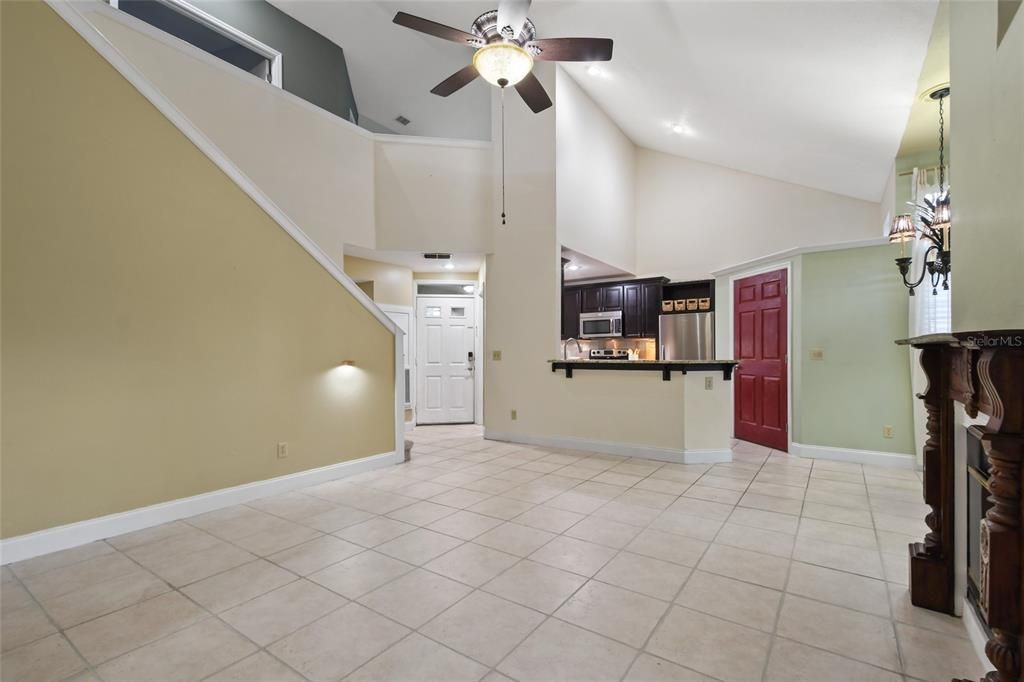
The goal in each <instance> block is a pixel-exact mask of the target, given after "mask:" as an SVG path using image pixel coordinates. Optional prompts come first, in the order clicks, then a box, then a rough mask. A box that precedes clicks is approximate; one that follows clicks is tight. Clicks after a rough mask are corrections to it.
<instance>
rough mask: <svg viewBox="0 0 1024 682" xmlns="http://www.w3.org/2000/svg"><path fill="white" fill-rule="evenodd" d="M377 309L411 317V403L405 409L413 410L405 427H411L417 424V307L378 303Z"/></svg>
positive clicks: (409, 335) (409, 354)
mask: <svg viewBox="0 0 1024 682" xmlns="http://www.w3.org/2000/svg"><path fill="white" fill-rule="evenodd" d="M377 307H378V308H380V309H381V310H383V311H384V312H385V313H404V314H406V315H408V316H409V331H408V332H406V336H408V338H409V344H408V345H409V353H408V354H407V355H406V362H407V363H408V365H409V402H407V403H405V408H406V409H407V410H412V421H407V422H405V425H406V426H407V427H411V426H413V425H415V424H416V393H417V391H416V377H417V376H418V372H417V371H416V370H417V367H416V307H415V306H411V307H410V306H407V305H391V304H389V303H378V304H377ZM403 369H404V368H403Z"/></svg>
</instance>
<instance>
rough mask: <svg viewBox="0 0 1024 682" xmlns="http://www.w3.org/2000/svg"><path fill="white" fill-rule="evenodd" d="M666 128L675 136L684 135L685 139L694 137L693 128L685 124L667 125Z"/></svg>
mask: <svg viewBox="0 0 1024 682" xmlns="http://www.w3.org/2000/svg"><path fill="white" fill-rule="evenodd" d="M668 128H669V130H671V131H672V132H673V133H675V134H676V135H686V136H687V137H693V135H694V132H693V128H691V127H690V126H688V125H686V124H685V123H669V124H668Z"/></svg>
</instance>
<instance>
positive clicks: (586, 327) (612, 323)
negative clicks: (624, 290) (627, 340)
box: [580, 310, 622, 339]
mask: <svg viewBox="0 0 1024 682" xmlns="http://www.w3.org/2000/svg"><path fill="white" fill-rule="evenodd" d="M605 336H622V311H621V310H611V311H608V312H605V313H580V338H581V339H599V338H602V337H605Z"/></svg>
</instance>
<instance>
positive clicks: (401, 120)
mask: <svg viewBox="0 0 1024 682" xmlns="http://www.w3.org/2000/svg"><path fill="white" fill-rule="evenodd" d="M395 120H396V121H398V122H399V123H401V124H402V125H404V126H407V125H409V119H407V118H406V117H405V116H402V115H401V114H399V115H398V116H396V117H395Z"/></svg>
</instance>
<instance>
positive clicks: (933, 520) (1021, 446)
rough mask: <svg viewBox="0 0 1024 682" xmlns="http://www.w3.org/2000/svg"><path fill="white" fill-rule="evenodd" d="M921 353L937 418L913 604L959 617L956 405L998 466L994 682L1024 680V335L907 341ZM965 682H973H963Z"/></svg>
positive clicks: (991, 580)
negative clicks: (982, 418) (983, 419)
mask: <svg viewBox="0 0 1024 682" xmlns="http://www.w3.org/2000/svg"><path fill="white" fill-rule="evenodd" d="M897 343H898V344H901V345H910V346H913V347H914V348H918V349H920V350H921V367H922V368H924V371H925V374H926V376H927V377H928V389H927V390H926V391H925V392H924V393H923V394H921V395H920V396H918V397H919V398H921V399H923V400H924V404H925V409H926V410H927V412H928V422H927V428H928V440H927V442H926V443H925V446H924V501H925V503H926V504H927V505H928V506H929V507H931V512H930V513H929V514H928V515H927V516H926V517H925V522H926V523H927V524H928V528H929V529H930V530H929V532H928V534H927V535H925V537H924V541H923V542H915V543H911V544H910V547H909V549H910V596H911V601H912V602H913V603H914V604H915V605H916V606H921V607H924V608H927V609H932V610H935V611H941V612H943V613H950V614H952V613H953V612H954V604H953V595H954V588H955V572H954V562H955V557H956V554H955V551H954V550H955V548H954V539H953V524H954V519H955V517H956V514H958V513H961V514H962V513H966V510H957V509H956V503H955V492H956V491H955V488H954V484H953V481H954V474H955V468H954V462H955V456H954V447H953V435H954V425H955V423H956V420H955V418H954V414H953V403H954V401H955V402H959V403H962V404H963V406H964V410H965V411H966V412H967V414H968V415H970V416H971V417H972V418H973V417H976V416H977V415H978V414H983V415H987V416H988V417H989V419H988V422H987V423H986V424H984V425H975V426H971V427H970V428H969V431H970V432H971V434H972V435H973V436H975V437H977V438H978V439H979V440H980V441H981V445H982V448H983V450H984V453H985V456H986V457H987V458H988V465H989V469H990V476H989V479H988V481H987V485H988V489H989V491H990V492H991V497H990V501H991V502H992V507H991V508H990V509H989V510H988V512H986V514H985V518H984V519H983V520H982V521H981V529H980V536H979V537H980V556H981V561H980V566H981V568H980V588H979V599H978V601H979V604H978V606H979V610H980V614H979V615H980V616H981V617H982V619H983V620H984V621H985V623H986V624H987V625H988V627H989V629H990V630H991V631H992V636H991V638H990V639H989V641H988V644H987V645H986V646H985V653H986V654H987V655H988V657H989V660H990V661H991V662H992V664H993V665H994V666H995V670H994V671H992V672H990V673H988V675H986V676H985V678H984V679H985V682H1024V676H1022V672H1021V648H1022V624H1024V605H1022V601H1021V599H1022V596H1024V584H1022V574H1021V570H1022V566H1024V563H1022V557H1021V552H1022V549H1024V538H1022V529H1024V515H1022V497H1024V488H1022V478H1021V477H1022V466H1024V330H1003V331H984V332H958V333H956V334H939V335H929V336H921V337H916V338H912V339H904V340H902V341H897ZM960 682H964V681H960Z"/></svg>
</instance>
